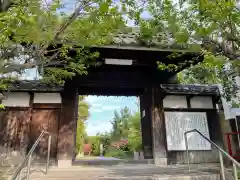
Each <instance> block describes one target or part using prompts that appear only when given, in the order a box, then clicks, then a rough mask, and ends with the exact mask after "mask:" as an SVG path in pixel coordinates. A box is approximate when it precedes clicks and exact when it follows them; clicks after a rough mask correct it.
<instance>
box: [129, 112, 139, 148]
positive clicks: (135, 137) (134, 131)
mask: <svg viewBox="0 0 240 180" xmlns="http://www.w3.org/2000/svg"><path fill="white" fill-rule="evenodd" d="M128 121H129V130H128V144H129V148H130V149H131V150H132V151H140V150H141V149H142V133H141V124H140V123H141V116H140V112H136V113H135V114H133V115H132V116H131V117H130V118H129V120H128Z"/></svg>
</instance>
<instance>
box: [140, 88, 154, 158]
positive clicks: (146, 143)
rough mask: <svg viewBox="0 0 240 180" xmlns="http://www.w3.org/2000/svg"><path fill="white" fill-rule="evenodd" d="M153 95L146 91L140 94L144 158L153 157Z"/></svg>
mask: <svg viewBox="0 0 240 180" xmlns="http://www.w3.org/2000/svg"><path fill="white" fill-rule="evenodd" d="M150 105H151V96H148V94H147V92H144V94H143V95H141V96H140V111H141V130H142V145H143V155H144V159H153V151H152V123H151V119H152V117H151V108H150Z"/></svg>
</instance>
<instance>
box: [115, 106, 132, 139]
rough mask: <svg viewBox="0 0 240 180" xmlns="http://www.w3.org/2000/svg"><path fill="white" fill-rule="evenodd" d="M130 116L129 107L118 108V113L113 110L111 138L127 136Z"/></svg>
mask: <svg viewBox="0 0 240 180" xmlns="http://www.w3.org/2000/svg"><path fill="white" fill-rule="evenodd" d="M130 116H131V112H130V109H129V108H128V107H124V108H123V109H121V110H120V114H119V113H118V112H117V111H116V110H115V111H114V117H113V121H112V122H111V123H112V125H113V130H112V138H113V140H120V139H124V138H127V136H128V120H129V117H130Z"/></svg>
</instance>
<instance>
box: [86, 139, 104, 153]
mask: <svg viewBox="0 0 240 180" xmlns="http://www.w3.org/2000/svg"><path fill="white" fill-rule="evenodd" d="M88 143H89V144H91V145H92V155H94V156H99V155H100V144H101V137H100V136H89V137H88Z"/></svg>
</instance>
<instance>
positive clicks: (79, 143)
mask: <svg viewBox="0 0 240 180" xmlns="http://www.w3.org/2000/svg"><path fill="white" fill-rule="evenodd" d="M84 98H85V97H84V96H79V101H78V122H77V135H76V152H77V153H81V152H83V146H84V143H85V139H86V138H87V133H86V126H85V121H86V120H87V118H88V117H89V115H90V114H89V104H88V103H87V102H86V101H84Z"/></svg>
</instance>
